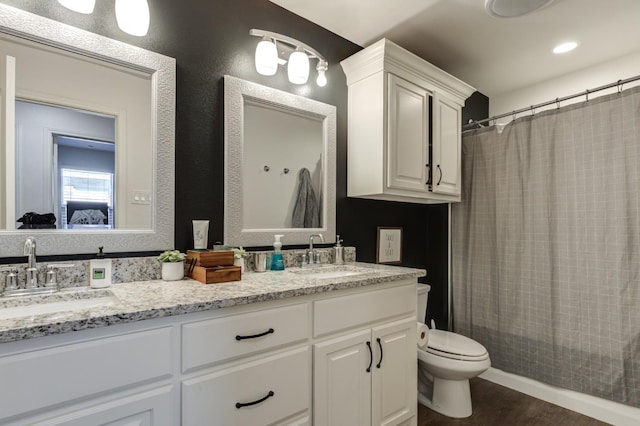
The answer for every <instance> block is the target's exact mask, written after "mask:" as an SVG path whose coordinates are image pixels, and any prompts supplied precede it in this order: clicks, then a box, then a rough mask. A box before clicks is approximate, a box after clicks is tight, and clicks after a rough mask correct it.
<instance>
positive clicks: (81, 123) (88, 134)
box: [16, 100, 116, 229]
mask: <svg viewBox="0 0 640 426" xmlns="http://www.w3.org/2000/svg"><path fill="white" fill-rule="evenodd" d="M115 124H116V123H115V118H114V117H110V116H105V115H102V114H94V113H90V112H87V111H79V110H76V109H71V108H64V107H60V106H54V105H45V104H40V103H36V102H29V101H24V100H17V101H16V125H17V126H18V128H20V129H21V131H20V132H17V134H16V217H17V218H19V219H18V221H20V222H21V225H20V226H19V227H18V229H34V228H35V229H87V228H103V229H110V228H113V227H114V212H115V209H114V200H115V197H114V192H115V186H114V184H115ZM51 129H59V130H55V131H52V130H51ZM35 215H39V216H45V218H44V219H43V218H41V217H38V216H35ZM51 215H53V219H54V220H55V222H54V223H51V222H52V220H51V218H52V217H51Z"/></svg>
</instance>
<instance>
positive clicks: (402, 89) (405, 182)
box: [341, 39, 475, 203]
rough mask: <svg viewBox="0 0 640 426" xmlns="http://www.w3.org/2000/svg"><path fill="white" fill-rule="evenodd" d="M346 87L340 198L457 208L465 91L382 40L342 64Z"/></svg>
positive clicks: (468, 91) (469, 91) (453, 80)
mask: <svg viewBox="0 0 640 426" xmlns="http://www.w3.org/2000/svg"><path fill="white" fill-rule="evenodd" d="M341 64H342V67H343V69H344V71H345V74H346V76H347V84H348V86H349V105H348V117H349V118H348V119H349V123H348V156H347V162H348V164H347V195H348V196H350V197H360V198H370V199H379V200H391V201H405V202H414V203H448V202H455V201H460V171H461V169H460V158H461V152H460V149H461V130H462V107H463V106H464V103H465V100H466V99H467V98H468V97H469V96H470V95H471V94H472V93H473V92H474V91H475V89H474V88H472V87H471V86H469V85H468V84H466V83H464V82H462V81H460V80H458V79H457V78H455V77H453V76H451V75H449V74H447V73H446V72H444V71H442V70H441V69H439V68H437V67H435V66H433V65H431V64H429V63H428V62H426V61H424V60H423V59H421V58H419V57H417V56H416V55H414V54H412V53H410V52H408V51H407V50H405V49H403V48H401V47H400V46H398V45H396V44H394V43H392V42H390V41H389V40H386V39H382V40H380V41H379V42H377V43H375V44H373V45H371V46H369V47H367V48H366V49H364V50H362V51H360V52H358V53H356V54H355V55H353V56H351V57H349V58H347V59H345V60H344V61H342V62H341Z"/></svg>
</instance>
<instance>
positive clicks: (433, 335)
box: [427, 329, 488, 359]
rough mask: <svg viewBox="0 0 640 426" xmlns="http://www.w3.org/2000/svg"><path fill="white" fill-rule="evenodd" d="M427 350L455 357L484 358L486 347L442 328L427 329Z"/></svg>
mask: <svg viewBox="0 0 640 426" xmlns="http://www.w3.org/2000/svg"><path fill="white" fill-rule="evenodd" d="M427 351H429V352H431V353H434V354H436V355H440V356H446V357H449V358H456V359H474V358H486V357H487V355H488V354H487V349H486V348H485V347H484V346H482V345H481V344H480V343H478V342H476V341H475V340H473V339H469V338H468V337H465V336H462V335H460V334H456V333H451V332H449V331H444V330H435V329H434V330H429V340H428V342H427Z"/></svg>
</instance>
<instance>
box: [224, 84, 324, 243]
mask: <svg viewBox="0 0 640 426" xmlns="http://www.w3.org/2000/svg"><path fill="white" fill-rule="evenodd" d="M224 122H225V130H224V134H225V137H224V139H225V173H224V176H225V182H224V193H225V195H224V198H225V203H224V204H225V207H224V243H225V244H227V245H232V246H269V245H271V244H272V243H273V241H274V238H273V236H274V235H275V234H283V235H284V236H285V237H284V238H283V240H282V243H283V244H285V245H293V244H307V243H308V242H309V236H310V235H312V234H318V233H319V234H322V235H323V236H324V239H325V242H326V243H333V242H335V238H336V107H335V106H333V105H328V104H325V103H322V102H318V101H315V100H312V99H308V98H305V97H302V96H298V95H294V94H291V93H288V92H283V91H280V90H276V89H273V88H270V87H266V86H262V85H259V84H256V83H252V82H249V81H245V80H241V79H238V78H235V77H231V76H225V77H224Z"/></svg>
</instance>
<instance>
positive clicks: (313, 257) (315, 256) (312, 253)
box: [307, 234, 324, 265]
mask: <svg viewBox="0 0 640 426" xmlns="http://www.w3.org/2000/svg"><path fill="white" fill-rule="evenodd" d="M314 237H317V238H320V242H321V243H324V237H323V236H322V234H311V235H310V236H309V250H308V251H307V255H308V257H309V264H314V263H316V264H318V265H319V264H320V253H318V252H317V251H316V250H314V249H313V239H314Z"/></svg>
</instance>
